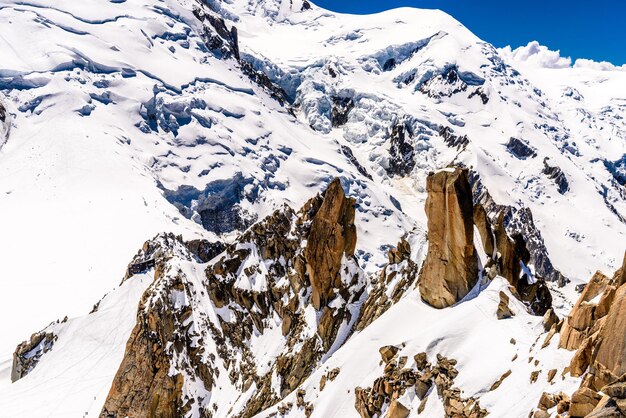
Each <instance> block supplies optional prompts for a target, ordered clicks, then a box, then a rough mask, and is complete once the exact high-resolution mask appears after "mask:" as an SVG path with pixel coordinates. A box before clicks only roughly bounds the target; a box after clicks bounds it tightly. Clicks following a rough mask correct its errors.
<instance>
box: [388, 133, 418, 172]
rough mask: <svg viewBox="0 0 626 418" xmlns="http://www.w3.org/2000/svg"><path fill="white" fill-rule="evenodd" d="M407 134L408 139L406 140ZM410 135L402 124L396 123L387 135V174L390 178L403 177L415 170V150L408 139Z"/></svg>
mask: <svg viewBox="0 0 626 418" xmlns="http://www.w3.org/2000/svg"><path fill="white" fill-rule="evenodd" d="M407 134H408V137H409V138H408V139H407ZM411 137H412V134H411V132H410V131H407V127H406V126H405V125H404V123H401V122H399V123H397V124H395V125H394V126H393V128H392V129H391V133H390V134H389V138H390V139H389V143H390V148H389V166H388V167H387V172H388V173H389V174H390V175H392V176H400V177H404V176H407V175H409V174H410V173H411V172H412V171H413V168H415V156H414V154H415V150H414V148H413V144H412V143H411V141H410V139H411Z"/></svg>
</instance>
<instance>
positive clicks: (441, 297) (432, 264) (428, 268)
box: [419, 168, 478, 308]
mask: <svg viewBox="0 0 626 418" xmlns="http://www.w3.org/2000/svg"><path fill="white" fill-rule="evenodd" d="M467 175H468V174H467V170H465V169H460V168H456V169H454V170H451V169H448V170H443V171H440V172H438V173H436V174H431V175H429V176H428V179H427V183H426V189H427V191H428V198H427V200H426V215H427V216H428V255H427V256H426V260H425V261H424V265H423V267H422V270H421V272H420V278H419V289H420V293H421V295H422V298H423V299H424V300H425V301H426V302H427V303H428V304H430V305H432V306H434V307H436V308H445V307H448V306H451V305H453V304H454V303H456V302H458V301H459V300H461V299H462V298H463V297H464V296H465V295H467V293H468V292H469V291H470V289H471V288H472V287H474V285H475V284H476V281H477V280H478V259H477V255H476V249H475V248H474V225H473V224H474V221H473V216H474V210H473V204H472V191H471V188H470V185H469V182H468V177H467Z"/></svg>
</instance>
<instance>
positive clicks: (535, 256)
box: [470, 171, 568, 287]
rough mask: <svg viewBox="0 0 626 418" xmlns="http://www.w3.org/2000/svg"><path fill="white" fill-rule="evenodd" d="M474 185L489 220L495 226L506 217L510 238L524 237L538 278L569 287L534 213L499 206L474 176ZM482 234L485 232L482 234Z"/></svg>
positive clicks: (476, 194)
mask: <svg viewBox="0 0 626 418" xmlns="http://www.w3.org/2000/svg"><path fill="white" fill-rule="evenodd" d="M470 182H471V184H472V192H473V194H474V203H475V204H476V205H478V204H480V205H482V206H483V207H484V209H485V211H486V212H487V215H488V218H489V219H490V220H491V223H492V224H493V225H494V226H495V225H496V224H497V223H498V219H499V218H500V216H502V222H503V224H504V225H503V226H504V229H505V231H506V232H507V234H508V235H509V236H515V235H518V234H519V235H521V236H522V237H523V239H524V241H525V244H526V248H527V249H528V251H529V252H530V260H529V263H528V264H532V265H533V266H534V268H535V276H537V277H541V278H543V279H544V280H546V281H549V282H557V283H558V284H559V286H561V287H562V286H565V284H567V283H568V279H567V278H566V277H564V276H563V275H562V274H561V272H559V271H558V270H557V269H556V268H555V267H554V265H553V264H552V262H551V261H550V257H549V256H548V250H547V249H546V246H545V243H544V241H543V237H542V236H541V232H540V231H539V229H538V228H537V227H536V225H535V222H534V220H533V216H532V212H531V211H530V209H528V208H520V209H518V208H515V207H512V206H504V205H499V204H497V203H496V202H495V201H494V200H493V198H492V197H491V194H490V193H489V191H488V190H487V188H486V187H485V186H484V184H483V183H482V181H481V179H480V177H479V176H478V175H477V174H476V173H475V172H473V171H472V172H471V175H470ZM481 234H482V232H481Z"/></svg>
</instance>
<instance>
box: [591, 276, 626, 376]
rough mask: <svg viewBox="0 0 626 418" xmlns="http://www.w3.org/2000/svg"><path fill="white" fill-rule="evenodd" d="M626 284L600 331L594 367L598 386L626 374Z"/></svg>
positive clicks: (620, 289) (616, 297) (622, 287)
mask: <svg viewBox="0 0 626 418" xmlns="http://www.w3.org/2000/svg"><path fill="white" fill-rule="evenodd" d="M625 336H626V285H624V284H623V285H621V286H620V287H619V289H618V290H617V293H616V294H615V300H614V301H613V303H612V304H611V308H610V310H609V312H608V314H607V315H606V321H605V322H604V325H603V327H602V329H601V330H600V331H599V333H598V343H597V344H596V346H595V348H596V350H597V351H596V350H594V351H595V353H596V356H595V361H594V367H595V369H596V370H597V380H598V381H597V382H596V387H599V386H601V385H604V384H608V383H611V382H612V381H615V380H617V379H618V378H620V377H621V376H623V375H624V374H626V338H625Z"/></svg>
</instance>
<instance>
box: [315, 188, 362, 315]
mask: <svg viewBox="0 0 626 418" xmlns="http://www.w3.org/2000/svg"><path fill="white" fill-rule="evenodd" d="M354 204H355V200H354V199H352V198H348V197H346V195H345V193H344V191H343V188H342V187H341V182H340V181H339V179H335V180H333V181H332V182H331V183H330V185H329V186H328V188H327V189H326V192H325V193H324V201H323V202H322V205H321V206H320V208H319V210H318V211H317V213H316V214H315V217H314V218H313V222H312V223H311V232H310V234H309V239H308V241H307V246H306V249H305V251H304V256H305V259H306V263H307V267H306V271H307V274H308V276H309V279H310V281H311V287H312V292H313V293H312V297H311V302H312V304H313V306H314V307H315V309H318V310H319V309H320V308H321V307H323V306H325V305H326V304H327V303H328V302H329V301H330V299H332V297H333V293H334V290H333V289H334V288H339V287H340V281H341V278H340V275H339V269H340V267H341V259H342V258H343V256H344V254H345V255H348V256H351V255H353V254H354V248H355V247H356V227H355V226H354Z"/></svg>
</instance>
